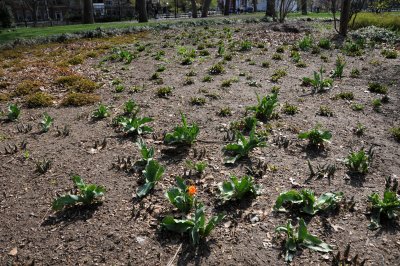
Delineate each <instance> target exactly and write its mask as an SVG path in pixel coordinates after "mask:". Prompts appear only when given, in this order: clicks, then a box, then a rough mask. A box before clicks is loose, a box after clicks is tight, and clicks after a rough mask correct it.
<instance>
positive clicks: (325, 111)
mask: <svg viewBox="0 0 400 266" xmlns="http://www.w3.org/2000/svg"><path fill="white" fill-rule="evenodd" d="M317 114H318V115H320V116H326V117H331V116H333V111H332V110H331V108H329V107H328V106H326V105H321V106H320V107H319V111H318V113H317Z"/></svg>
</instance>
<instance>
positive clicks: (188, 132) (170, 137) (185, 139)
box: [164, 113, 200, 146]
mask: <svg viewBox="0 0 400 266" xmlns="http://www.w3.org/2000/svg"><path fill="white" fill-rule="evenodd" d="M181 119H182V126H177V127H175V129H174V131H173V132H171V133H167V134H166V135H165V137H164V142H165V144H168V145H184V146H190V145H192V144H193V143H194V142H195V141H196V138H197V135H198V134H199V131H200V129H199V127H198V126H197V124H196V123H193V124H191V125H190V126H189V125H188V124H187V121H186V117H185V115H184V114H183V113H181Z"/></svg>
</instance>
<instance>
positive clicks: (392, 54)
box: [381, 49, 397, 59]
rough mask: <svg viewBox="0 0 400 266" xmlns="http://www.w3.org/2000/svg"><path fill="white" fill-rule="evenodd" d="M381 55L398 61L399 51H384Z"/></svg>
mask: <svg viewBox="0 0 400 266" xmlns="http://www.w3.org/2000/svg"><path fill="white" fill-rule="evenodd" d="M381 54H382V55H383V56H384V57H385V58H387V59H396V58H397V51H396V50H393V49H383V50H382V52H381Z"/></svg>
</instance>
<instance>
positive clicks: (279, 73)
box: [271, 69, 287, 82]
mask: <svg viewBox="0 0 400 266" xmlns="http://www.w3.org/2000/svg"><path fill="white" fill-rule="evenodd" d="M286 75H287V71H286V70H285V69H277V70H275V72H274V74H272V76H271V81H272V82H278V81H279V80H280V79H281V78H283V77H285V76H286Z"/></svg>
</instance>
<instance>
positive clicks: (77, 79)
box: [56, 75, 100, 93]
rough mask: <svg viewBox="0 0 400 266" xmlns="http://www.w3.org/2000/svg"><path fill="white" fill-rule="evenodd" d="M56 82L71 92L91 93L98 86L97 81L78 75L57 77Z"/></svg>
mask: <svg viewBox="0 0 400 266" xmlns="http://www.w3.org/2000/svg"><path fill="white" fill-rule="evenodd" d="M56 84H59V85H63V86H65V87H66V88H67V89H68V90H70V91H71V92H79V93H83V92H86V93H92V92H94V91H95V90H97V89H98V88H100V85H99V84H98V83H96V82H94V81H92V80H90V79H87V78H85V77H82V76H79V75H68V76H62V77H58V78H57V80H56Z"/></svg>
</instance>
